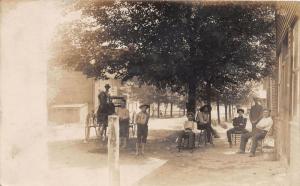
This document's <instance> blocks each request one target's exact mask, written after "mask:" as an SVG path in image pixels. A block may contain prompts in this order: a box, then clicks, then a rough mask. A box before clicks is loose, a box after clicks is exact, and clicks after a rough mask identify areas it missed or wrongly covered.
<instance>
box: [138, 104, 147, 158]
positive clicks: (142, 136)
mask: <svg viewBox="0 0 300 186" xmlns="http://www.w3.org/2000/svg"><path fill="white" fill-rule="evenodd" d="M149 107H150V105H149V104H142V105H141V106H140V109H141V111H140V112H139V113H138V114H137V115H136V119H135V122H136V124H137V142H136V155H137V156H138V155H140V154H141V155H144V150H145V144H146V142H147V136H148V121H149V117H150V115H149V113H148V112H147V109H148V108H149Z"/></svg>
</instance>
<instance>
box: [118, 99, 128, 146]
mask: <svg viewBox="0 0 300 186" xmlns="http://www.w3.org/2000/svg"><path fill="white" fill-rule="evenodd" d="M117 115H118V116H119V126H120V145H121V144H122V143H123V146H122V148H126V146H127V139H128V136H129V110H128V109H127V108H126V102H125V100H123V101H122V103H121V107H120V108H118V109H117Z"/></svg>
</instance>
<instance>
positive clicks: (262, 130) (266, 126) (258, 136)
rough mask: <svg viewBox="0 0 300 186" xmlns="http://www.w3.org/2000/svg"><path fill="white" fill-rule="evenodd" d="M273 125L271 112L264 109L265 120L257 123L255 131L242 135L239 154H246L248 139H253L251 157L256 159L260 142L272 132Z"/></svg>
mask: <svg viewBox="0 0 300 186" xmlns="http://www.w3.org/2000/svg"><path fill="white" fill-rule="evenodd" d="M272 125H273V120H272V118H271V117H270V111H269V110H268V109H264V111H263V118H262V119H261V120H260V121H259V122H258V123H257V125H256V127H255V129H254V131H252V132H248V133H245V134H242V137H241V144H240V150H239V152H238V153H239V154H244V153H245V148H246V144H247V142H248V139H249V138H251V137H252V145H251V150H250V157H254V156H255V151H256V148H257V143H258V141H259V140H262V139H264V138H265V137H266V134H267V133H268V132H269V131H270V129H271V127H272Z"/></svg>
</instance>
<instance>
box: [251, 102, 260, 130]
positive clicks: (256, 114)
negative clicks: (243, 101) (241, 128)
mask: <svg viewBox="0 0 300 186" xmlns="http://www.w3.org/2000/svg"><path fill="white" fill-rule="evenodd" d="M253 101H254V105H253V106H252V107H251V109H250V114H249V119H250V122H251V124H252V130H253V129H255V126H256V124H257V123H258V122H259V120H260V119H261V118H262V116H263V107H262V106H261V104H259V100H258V98H257V97H254V98H253Z"/></svg>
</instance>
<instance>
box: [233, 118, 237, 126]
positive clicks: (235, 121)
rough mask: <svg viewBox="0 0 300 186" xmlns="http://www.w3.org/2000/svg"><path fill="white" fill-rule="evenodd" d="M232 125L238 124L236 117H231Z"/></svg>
mask: <svg viewBox="0 0 300 186" xmlns="http://www.w3.org/2000/svg"><path fill="white" fill-rule="evenodd" d="M232 125H233V126H234V127H237V126H239V123H238V122H237V118H233V120H232Z"/></svg>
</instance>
